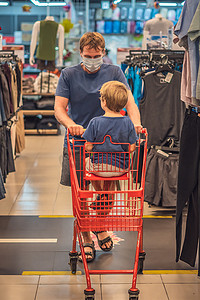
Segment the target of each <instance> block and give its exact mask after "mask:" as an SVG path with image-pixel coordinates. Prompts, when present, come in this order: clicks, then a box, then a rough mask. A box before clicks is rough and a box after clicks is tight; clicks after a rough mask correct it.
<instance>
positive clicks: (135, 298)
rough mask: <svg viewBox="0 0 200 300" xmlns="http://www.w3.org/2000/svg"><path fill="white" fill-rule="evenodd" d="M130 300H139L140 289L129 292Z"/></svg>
mask: <svg viewBox="0 0 200 300" xmlns="http://www.w3.org/2000/svg"><path fill="white" fill-rule="evenodd" d="M128 293H129V300H138V298H139V293H140V291H139V290H138V289H135V290H131V289H130V290H128Z"/></svg>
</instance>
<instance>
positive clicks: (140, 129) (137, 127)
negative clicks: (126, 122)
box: [134, 124, 143, 134]
mask: <svg viewBox="0 0 200 300" xmlns="http://www.w3.org/2000/svg"><path fill="white" fill-rule="evenodd" d="M134 127H135V131H136V133H137V134H139V133H142V129H143V127H142V125H135V124H134Z"/></svg>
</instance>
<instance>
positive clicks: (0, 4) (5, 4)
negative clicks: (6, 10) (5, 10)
mask: <svg viewBox="0 0 200 300" xmlns="http://www.w3.org/2000/svg"><path fill="white" fill-rule="evenodd" d="M8 4H9V3H8V2H0V6H8Z"/></svg>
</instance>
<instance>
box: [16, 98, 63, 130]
mask: <svg viewBox="0 0 200 300" xmlns="http://www.w3.org/2000/svg"><path fill="white" fill-rule="evenodd" d="M54 103H55V93H38V92H30V93H23V107H22V108H23V110H22V112H23V115H24V123H25V134H59V133H60V129H59V123H58V122H57V120H56V119H55V117H54ZM49 131H51V132H49Z"/></svg>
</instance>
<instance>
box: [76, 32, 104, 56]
mask: <svg viewBox="0 0 200 300" xmlns="http://www.w3.org/2000/svg"><path fill="white" fill-rule="evenodd" d="M86 46H87V47H89V48H90V49H95V50H100V49H101V50H104V49H105V40H104V38H103V36H102V35H101V34H100V33H98V32H86V33H84V35H83V36H82V37H81V39H80V51H81V52H83V48H84V47H86Z"/></svg>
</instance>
